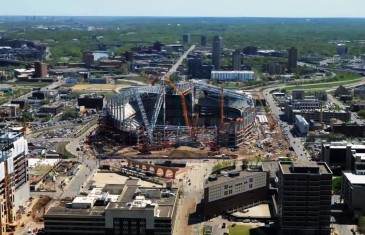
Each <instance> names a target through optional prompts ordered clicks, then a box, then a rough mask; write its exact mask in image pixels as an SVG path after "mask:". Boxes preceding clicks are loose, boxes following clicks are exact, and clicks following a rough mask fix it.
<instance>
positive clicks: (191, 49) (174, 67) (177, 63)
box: [166, 45, 195, 75]
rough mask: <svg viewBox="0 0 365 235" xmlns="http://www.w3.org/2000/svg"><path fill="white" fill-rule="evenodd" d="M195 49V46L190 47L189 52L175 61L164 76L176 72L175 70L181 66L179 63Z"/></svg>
mask: <svg viewBox="0 0 365 235" xmlns="http://www.w3.org/2000/svg"><path fill="white" fill-rule="evenodd" d="M194 49H195V45H192V46H191V47H190V48H189V50H187V51H186V52H185V53H184V54H183V55H182V56H180V58H179V59H178V60H177V61H176V63H175V64H174V65H173V66H172V67H171V69H170V70H169V71H168V72H167V73H166V75H171V74H173V73H175V72H176V70H177V68H179V66H180V65H181V63H182V62H183V61H184V59H186V57H187V56H188V54H189V53H190V52H192V51H193V50H194Z"/></svg>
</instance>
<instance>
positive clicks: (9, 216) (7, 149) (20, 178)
mask: <svg viewBox="0 0 365 235" xmlns="http://www.w3.org/2000/svg"><path fill="white" fill-rule="evenodd" d="M22 129H23V128H22V127H9V126H5V127H1V129H0V148H1V157H0V208H2V209H1V210H0V226H1V230H0V235H3V234H6V227H7V225H11V224H13V223H15V222H16V212H17V211H18V210H19V208H20V206H23V205H25V203H26V202H27V201H28V199H29V178H28V161H27V157H26V155H27V154H28V143H27V140H26V139H25V138H24V137H23V133H22Z"/></svg>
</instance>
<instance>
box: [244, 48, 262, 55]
mask: <svg viewBox="0 0 365 235" xmlns="http://www.w3.org/2000/svg"><path fill="white" fill-rule="evenodd" d="M257 51H258V48H257V46H248V47H245V48H244V49H243V53H244V54H245V55H257Z"/></svg>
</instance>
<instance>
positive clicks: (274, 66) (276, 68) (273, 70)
mask: <svg viewBox="0 0 365 235" xmlns="http://www.w3.org/2000/svg"><path fill="white" fill-rule="evenodd" d="M285 71H286V65H285V64H281V63H265V64H263V65H262V72H264V73H268V74H270V75H280V74H285Z"/></svg>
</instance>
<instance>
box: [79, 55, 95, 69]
mask: <svg viewBox="0 0 365 235" xmlns="http://www.w3.org/2000/svg"><path fill="white" fill-rule="evenodd" d="M82 62H83V63H85V65H86V66H87V67H89V66H90V65H93V64H94V54H93V53H92V52H91V51H84V52H83V53H82Z"/></svg>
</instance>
